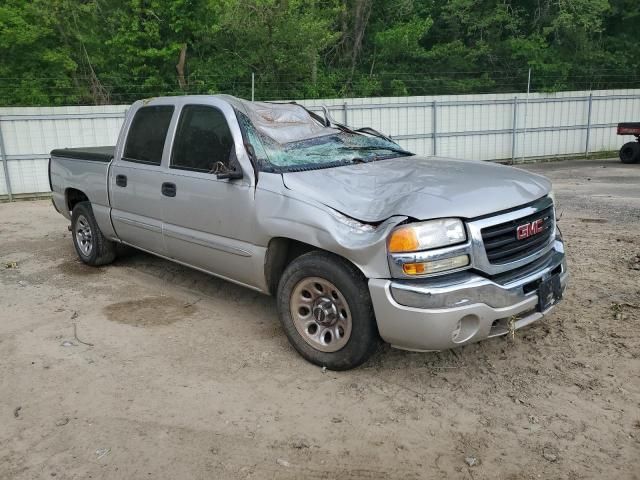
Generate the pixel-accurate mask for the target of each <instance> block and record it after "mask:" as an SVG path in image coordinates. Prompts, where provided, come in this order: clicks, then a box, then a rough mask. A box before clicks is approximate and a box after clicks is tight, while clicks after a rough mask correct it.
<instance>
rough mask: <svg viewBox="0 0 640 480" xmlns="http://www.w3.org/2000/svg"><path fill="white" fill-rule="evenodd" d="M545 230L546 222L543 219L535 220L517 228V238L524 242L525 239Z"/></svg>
mask: <svg viewBox="0 0 640 480" xmlns="http://www.w3.org/2000/svg"><path fill="white" fill-rule="evenodd" d="M543 230H544V221H543V220H542V218H539V219H538V220H534V221H533V222H531V223H525V224H524V225H520V226H518V228H516V237H517V238H518V240H524V239H525V238H529V237H533V236H534V235H537V234H538V233H540V232H542V231H543Z"/></svg>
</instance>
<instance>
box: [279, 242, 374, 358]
mask: <svg viewBox="0 0 640 480" xmlns="http://www.w3.org/2000/svg"><path fill="white" fill-rule="evenodd" d="M278 313H279V316H280V321H281V322H282V326H283V328H284V331H285V333H286V334H287V337H288V339H289V342H290V343H291V345H293V347H294V348H295V349H296V350H297V351H298V353H300V355H302V356H303V357H304V358H305V359H306V360H308V361H309V362H311V363H314V364H316V365H319V366H323V367H327V368H328V369H330V370H348V369H351V368H355V367H357V366H358V365H361V364H362V363H364V362H365V361H366V360H367V359H368V358H369V357H370V356H371V355H372V354H373V353H374V352H375V351H376V349H377V348H378V346H379V344H380V337H379V334H378V328H377V325H376V321H375V316H374V313H373V306H372V304H371V297H370V295H369V289H368V287H367V282H366V279H365V277H364V276H363V275H362V273H361V272H360V271H359V270H358V269H357V268H356V267H355V266H353V265H352V264H350V263H349V262H347V261H346V260H344V259H342V258H340V257H338V256H336V255H333V254H330V253H327V252H320V251H314V252H310V253H306V254H304V255H301V256H300V257H298V258H296V259H295V260H294V261H293V262H291V263H290V264H289V265H288V266H287V268H286V269H285V271H284V273H283V274H282V278H281V279H280V283H279V285H278Z"/></svg>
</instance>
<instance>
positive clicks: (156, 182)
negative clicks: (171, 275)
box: [109, 103, 174, 255]
mask: <svg viewBox="0 0 640 480" xmlns="http://www.w3.org/2000/svg"><path fill="white" fill-rule="evenodd" d="M140 105H141V104H138V103H137V104H134V106H133V107H132V109H133V110H134V113H133V116H132V117H129V119H128V122H130V123H129V125H126V124H125V127H124V128H123V132H127V133H126V139H120V141H119V142H118V148H119V149H122V151H117V152H116V159H115V161H114V163H113V165H112V167H111V172H110V175H109V185H110V193H111V198H110V201H111V208H112V210H111V218H112V221H113V227H114V229H115V231H116V234H117V235H118V237H119V238H120V239H121V240H122V241H124V242H126V243H128V244H130V245H133V246H136V247H139V248H141V249H144V250H149V251H151V252H154V253H158V254H161V255H166V253H167V251H166V248H165V245H164V240H163V236H162V202H161V196H162V193H161V189H162V183H163V178H164V174H163V170H162V166H161V164H162V159H163V155H164V151H165V144H168V143H169V142H168V141H167V131H168V130H169V125H170V123H171V118H172V116H173V112H174V106H173V105H167V104H165V105H162V104H160V105H145V106H140ZM136 107H138V108H136ZM127 127H128V128H127Z"/></svg>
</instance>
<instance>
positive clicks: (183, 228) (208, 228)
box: [162, 104, 264, 287]
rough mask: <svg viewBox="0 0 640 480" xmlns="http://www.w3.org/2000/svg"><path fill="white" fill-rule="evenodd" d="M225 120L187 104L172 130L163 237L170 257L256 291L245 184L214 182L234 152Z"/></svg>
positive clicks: (249, 191) (250, 198)
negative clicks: (169, 189)
mask: <svg viewBox="0 0 640 480" xmlns="http://www.w3.org/2000/svg"><path fill="white" fill-rule="evenodd" d="M235 147H236V145H235V143H234V139H233V136H232V134H231V131H230V128H229V124H228V120H227V118H226V117H225V114H224V113H223V112H222V110H221V109H219V108H217V107H215V106H213V105H192V104H186V105H184V106H183V107H182V110H181V112H180V118H179V120H178V123H177V126H176V133H175V137H174V141H173V148H172V151H171V157H170V159H169V168H168V170H166V172H167V173H166V178H165V180H164V181H165V183H166V184H168V185H170V186H171V191H170V192H165V193H166V194H165V195H163V198H162V204H163V211H164V224H163V232H164V239H165V244H166V246H167V251H168V254H169V256H170V257H171V258H174V259H176V260H179V261H181V262H184V263H186V264H189V265H192V266H194V267H197V268H200V269H203V270H206V271H208V272H211V273H214V274H216V275H219V276H221V277H224V278H227V279H230V280H234V281H237V282H240V283H243V284H246V285H249V286H254V287H255V286H258V285H259V282H257V280H256V271H262V270H263V269H264V266H263V261H264V259H263V257H262V256H261V255H259V254H258V253H257V252H258V251H259V249H258V248H257V247H256V246H255V245H253V244H252V243H251V240H252V235H251V231H252V229H253V221H252V218H253V212H254V210H255V208H254V205H253V202H254V190H253V188H252V187H251V182H250V179H249V178H248V177H247V176H246V175H245V177H244V178H241V179H237V180H226V179H218V178H217V177H216V172H218V171H220V170H221V169H222V170H224V169H225V167H229V159H230V156H231V152H232V150H233V149H235Z"/></svg>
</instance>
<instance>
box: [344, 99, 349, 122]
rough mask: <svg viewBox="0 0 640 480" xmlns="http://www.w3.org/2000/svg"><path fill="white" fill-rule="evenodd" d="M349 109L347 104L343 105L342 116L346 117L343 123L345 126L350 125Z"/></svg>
mask: <svg viewBox="0 0 640 480" xmlns="http://www.w3.org/2000/svg"><path fill="white" fill-rule="evenodd" d="M348 109H349V106H348V105H347V102H344V103H343V104H342V114H343V115H344V119H343V123H344V124H345V125H348V123H347V110H348Z"/></svg>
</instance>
